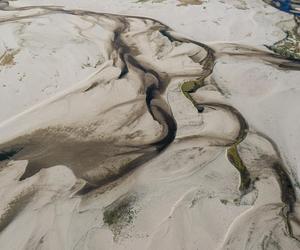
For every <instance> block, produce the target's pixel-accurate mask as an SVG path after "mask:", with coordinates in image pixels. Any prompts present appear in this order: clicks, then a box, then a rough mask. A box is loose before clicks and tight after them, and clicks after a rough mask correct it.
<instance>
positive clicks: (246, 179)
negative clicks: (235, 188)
mask: <svg viewBox="0 0 300 250" xmlns="http://www.w3.org/2000/svg"><path fill="white" fill-rule="evenodd" d="M227 157H228V159H229V161H230V162H231V163H232V165H233V166H234V167H235V168H236V169H237V170H238V171H239V173H240V176H241V184H240V191H241V192H243V193H245V192H246V191H247V190H248V189H249V187H250V184H251V178H250V173H249V171H248V169H247V168H246V166H245V165H244V163H243V161H242V159H241V157H240V155H239V153H238V149H237V145H236V144H234V145H233V146H231V147H230V148H229V149H228V150H227Z"/></svg>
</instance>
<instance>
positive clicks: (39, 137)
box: [0, 4, 300, 237]
mask: <svg viewBox="0 0 300 250" xmlns="http://www.w3.org/2000/svg"><path fill="white" fill-rule="evenodd" d="M2 5H3V4H2ZM5 8H7V9H6V10H7V11H10V10H11V11H24V10H31V9H41V10H43V11H45V12H44V13H38V14H33V15H29V16H21V17H13V18H9V19H1V20H0V23H5V22H11V21H17V20H21V19H25V18H29V17H30V18H33V17H38V16H43V15H48V14H53V13H63V14H68V15H78V16H84V15H91V16H105V17H109V18H112V19H114V20H115V21H116V22H117V23H118V27H117V28H116V29H115V31H114V39H113V48H114V50H115V51H117V52H118V53H119V55H120V59H121V63H122V71H121V74H120V75H119V79H122V78H125V77H126V76H127V74H128V72H129V68H131V69H132V68H134V69H135V70H137V71H138V72H140V73H139V74H140V75H141V76H142V78H143V79H145V80H144V82H143V85H144V89H143V92H144V94H145V100H144V101H145V103H146V107H147V110H148V112H149V113H150V114H151V116H152V118H153V120H155V121H157V122H158V123H159V124H160V125H161V127H162V132H161V135H160V137H159V139H158V140H155V141H153V142H150V143H148V144H140V145H135V146H128V145H125V146H119V145H117V144H114V143H115V142H113V143H111V142H103V141H97V140H95V141H92V142H86V141H84V142H83V141H73V140H71V139H69V138H64V137H63V136H64V135H63V134H60V133H58V134H55V133H52V132H51V131H50V132H49V131H37V132H34V133H33V134H30V135H26V136H23V137H21V138H16V139H14V140H12V141H9V142H6V143H4V144H3V145H1V147H0V162H1V161H2V162H4V161H7V160H11V159H12V160H20V159H28V160H29V163H28V166H27V168H26V172H25V173H24V175H23V176H22V177H21V179H20V180H24V179H26V178H28V177H30V176H33V175H34V174H35V173H37V172H38V171H39V170H40V169H41V168H47V167H51V166H53V165H57V164H64V165H66V166H70V165H72V164H74V162H76V161H79V158H81V157H90V158H91V159H92V161H93V162H98V161H101V160H103V158H105V157H107V155H108V154H110V155H109V157H112V158H113V157H114V156H119V155H124V154H129V155H130V154H134V155H135V154H137V155H135V156H134V157H133V158H132V159H130V161H129V162H127V163H126V164H124V165H123V166H122V167H120V169H118V171H116V172H112V173H110V174H108V175H106V176H104V177H102V178H99V179H96V180H94V179H88V178H86V177H85V176H84V174H82V171H83V170H82V169H83V168H84V166H82V163H80V164H79V165H80V166H78V167H77V168H75V169H72V170H73V171H74V173H75V175H76V176H77V177H79V178H83V179H85V181H86V185H85V186H84V187H83V188H82V190H81V191H80V194H85V193H88V192H89V191H92V190H94V189H96V188H99V187H103V186H105V185H108V184H111V183H113V182H115V181H116V180H118V179H119V178H121V177H123V176H125V175H127V174H129V173H130V172H132V171H133V170H134V169H135V168H137V167H139V166H141V165H142V164H144V163H145V162H147V161H149V160H151V159H153V158H155V157H156V156H157V155H158V154H159V153H161V152H162V151H163V150H165V149H166V148H167V147H168V146H169V145H170V144H171V143H172V142H173V141H174V139H175V137H176V132H177V124H176V120H175V118H174V116H173V114H172V111H171V108H172V107H170V105H169V104H168V102H167V101H166V100H165V99H164V98H163V94H164V93H165V91H166V89H167V86H168V85H169V83H170V77H169V76H168V75H166V74H164V73H163V72H160V71H157V70H154V69H153V68H151V67H147V65H145V64H143V63H141V62H140V61H138V60H137V59H136V58H135V56H134V48H132V47H130V46H128V45H127V44H126V42H125V41H123V40H122V33H123V32H124V31H125V30H127V29H129V27H130V24H129V23H128V21H127V18H133V19H140V20H150V21H152V22H155V23H156V24H159V26H160V28H159V31H160V33H161V34H162V35H163V36H165V37H166V38H167V39H169V40H170V41H171V42H174V41H176V42H180V43H192V44H195V45H197V46H199V47H201V48H203V49H204V50H206V53H207V55H206V57H205V58H204V59H201V60H198V61H197V59H194V61H196V62H197V63H199V64H200V65H201V66H202V69H203V70H202V73H201V75H198V76H197V77H195V78H194V79H193V80H189V81H186V82H183V83H182V84H181V91H182V94H183V95H184V96H185V97H186V98H187V99H189V100H190V102H191V103H192V104H193V105H194V108H195V109H197V111H198V112H199V113H202V112H203V111H204V110H205V109H206V108H209V107H210V108H215V109H217V110H225V111H226V112H228V113H230V114H232V115H233V116H234V117H236V118H237V120H238V122H239V125H240V130H239V133H238V136H237V137H236V138H235V140H234V142H233V143H232V144H230V145H219V146H222V147H224V149H226V150H227V156H228V159H229V161H230V162H231V163H232V165H233V166H234V167H235V168H236V169H237V170H238V171H239V173H240V177H241V181H240V191H241V195H244V194H246V193H248V192H250V191H251V187H252V186H253V184H254V182H255V180H253V179H252V178H251V174H250V173H249V171H248V169H247V166H246V165H245V164H244V163H243V159H242V158H241V157H240V155H239V150H238V148H239V146H240V144H241V143H242V142H243V141H244V139H245V138H246V137H247V136H248V134H249V125H248V123H247V121H246V120H245V118H244V117H243V115H242V114H241V113H240V112H239V111H238V110H237V109H235V108H234V107H232V106H230V105H228V104H223V103H217V102H203V103H198V102H197V101H196V100H195V99H194V98H193V96H192V94H193V93H196V92H197V91H198V90H200V89H201V88H202V87H203V86H205V85H206V83H205V81H206V80H207V79H208V78H209V76H210V75H211V73H212V72H213V69H214V64H215V62H216V60H217V59H218V57H219V56H221V55H223V54H227V55H231V56H243V57H247V56H249V57H251V56H259V57H260V58H261V59H262V60H265V61H268V62H270V63H272V64H273V65H275V66H277V67H280V68H289V69H291V70H300V64H299V62H298V61H289V60H287V59H283V58H281V57H280V56H278V55H275V54H273V53H271V52H270V53H268V52H265V51H259V50H256V49H253V48H250V47H242V46H239V45H235V44H231V45H226V46H227V48H230V49H229V51H225V52H224V50H222V49H224V48H226V46H223V48H222V46H221V47H220V48H221V49H219V50H218V51H215V50H213V49H212V48H210V47H209V46H207V45H205V44H202V43H199V42H196V41H192V40H190V39H187V38H182V37H179V36H177V35H176V34H175V33H174V32H173V30H172V29H171V28H170V27H168V26H166V25H165V24H163V23H161V22H159V21H156V20H154V19H150V18H144V17H134V16H126V15H124V16H120V15H114V14H109V13H97V12H92V11H83V10H65V9H60V8H57V7H38V6H36V7H23V8H9V7H7V6H6V7H5ZM236 47H238V48H239V49H240V51H239V52H236V51H235V50H234V48H236ZM192 77H194V76H192ZM92 88H93V86H91V87H90V88H88V89H86V91H90V90H91V89H92ZM136 119H137V118H136ZM254 132H255V131H254ZM252 133H253V131H252ZM255 133H258V132H255ZM258 134H259V133H258ZM259 135H260V136H261V137H264V138H265V139H266V140H268V141H269V142H270V143H271V144H272V145H273V146H274V148H276V145H275V143H274V142H273V141H272V140H271V139H270V138H268V137H266V136H265V135H263V134H259ZM53 137H55V138H56V140H55V139H53ZM57 138H62V140H60V139H57ZM46 144H48V145H50V146H47V145H46ZM71 145H72V147H71ZM108 145H112V146H109V147H110V148H109V150H108V151H107V152H106V153H107V154H104V155H101V154H100V155H99V154H98V153H97V152H98V151H103V148H104V147H107V146H108ZM70 148H72V150H73V151H72V152H71V153H70V154H68V155H67V156H66V155H65V154H62V153H61V152H63V151H64V150H68V149H70ZM82 148H85V149H89V148H93V150H92V151H90V152H89V153H87V155H82V154H81V153H82V151H81V149H82ZM45 152H46V153H45ZM277 153H278V158H279V159H281V157H280V153H279V152H277ZM80 162H81V161H80ZM273 169H274V171H275V173H276V175H277V178H278V180H279V181H278V182H279V185H280V187H281V197H282V202H283V203H284V204H285V206H286V207H285V208H286V212H285V213H284V214H283V216H284V217H285V219H286V223H287V226H288V227H289V228H290V226H289V217H290V216H291V215H292V214H293V212H294V204H295V202H296V195H295V190H294V188H293V184H292V181H291V179H290V177H289V175H288V173H287V170H286V167H285V166H284V164H283V161H282V160H279V161H278V162H277V163H276V164H274V165H273ZM289 233H290V236H291V237H293V232H292V230H291V229H290V230H289Z"/></svg>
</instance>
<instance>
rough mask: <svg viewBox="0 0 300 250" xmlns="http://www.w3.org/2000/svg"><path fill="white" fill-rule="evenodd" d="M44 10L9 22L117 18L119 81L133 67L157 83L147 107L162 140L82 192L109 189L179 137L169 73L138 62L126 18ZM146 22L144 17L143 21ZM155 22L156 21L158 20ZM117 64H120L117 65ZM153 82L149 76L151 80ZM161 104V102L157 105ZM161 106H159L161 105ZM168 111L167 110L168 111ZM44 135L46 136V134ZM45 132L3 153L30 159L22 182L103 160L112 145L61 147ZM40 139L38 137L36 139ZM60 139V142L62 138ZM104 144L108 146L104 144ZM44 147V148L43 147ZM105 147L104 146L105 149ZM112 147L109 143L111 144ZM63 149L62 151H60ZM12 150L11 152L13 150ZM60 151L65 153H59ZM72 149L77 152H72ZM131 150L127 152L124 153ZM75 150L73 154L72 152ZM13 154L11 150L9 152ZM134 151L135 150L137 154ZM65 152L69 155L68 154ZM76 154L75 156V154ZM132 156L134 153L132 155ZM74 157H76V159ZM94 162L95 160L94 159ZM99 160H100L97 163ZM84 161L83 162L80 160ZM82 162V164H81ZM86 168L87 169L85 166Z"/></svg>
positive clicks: (152, 86) (115, 41)
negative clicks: (168, 96) (166, 95)
mask: <svg viewBox="0 0 300 250" xmlns="http://www.w3.org/2000/svg"><path fill="white" fill-rule="evenodd" d="M21 9H22V10H27V9H31V8H17V9H15V10H21ZM41 9H45V10H47V11H48V12H47V13H39V14H36V15H30V16H25V17H16V18H12V19H8V20H6V21H14V20H20V19H25V18H29V17H30V18H31V17H37V16H42V15H47V14H54V13H65V14H71V15H97V16H99V15H102V16H103V15H104V16H108V17H110V18H111V17H113V18H114V19H115V20H116V21H117V23H118V24H119V25H118V27H117V29H116V30H115V31H114V39H113V47H114V49H115V50H116V51H117V52H118V54H119V57H120V59H121V61H122V63H123V67H122V72H121V74H120V76H119V79H121V78H123V77H125V76H126V74H127V73H128V72H129V70H128V65H129V64H130V65H131V67H134V68H137V69H139V70H141V71H142V72H143V73H144V75H146V74H147V75H152V76H153V79H154V81H153V83H149V82H145V86H144V87H145V90H144V91H145V94H146V98H145V102H146V104H147V108H148V111H149V112H150V114H151V115H152V117H153V119H154V120H156V121H158V122H159V123H160V124H161V125H162V126H163V132H164V133H163V134H162V138H161V139H160V140H158V141H156V142H153V143H151V144H149V145H141V147H139V146H135V148H137V149H136V150H135V152H136V153H139V154H141V156H138V157H137V158H136V159H134V160H131V161H130V162H129V163H127V164H126V165H124V166H121V168H120V169H119V170H118V171H115V172H112V173H110V174H109V175H106V176H105V177H104V178H101V179H100V180H99V181H97V182H96V183H95V182H93V183H90V182H89V181H88V180H86V181H87V184H86V185H85V187H84V188H83V189H82V190H81V191H80V192H79V193H80V194H85V193H87V192H89V191H91V190H93V189H95V188H98V187H101V186H105V185H107V184H109V183H111V182H113V181H115V180H117V179H119V178H120V177H122V176H124V175H126V174H128V173H130V172H131V171H132V170H133V169H135V168H136V167H138V166H140V165H142V164H143V163H145V162H147V161H149V160H151V159H152V158H154V157H155V156H157V155H158V154H159V153H160V152H162V151H163V150H164V149H165V148H166V147H167V146H168V145H169V144H170V143H171V142H172V141H173V140H174V139H175V136H176V131H177V125H176V121H175V119H174V118H173V115H172V113H171V111H170V107H169V105H168V104H167V103H166V102H165V101H164V99H163V98H162V97H161V94H162V93H163V92H164V91H165V89H166V87H167V85H168V84H169V77H168V76H167V75H166V74H165V75H164V74H162V73H159V72H156V71H154V70H153V69H150V68H145V67H144V66H142V65H141V64H140V62H138V61H137V60H135V58H134V56H132V55H131V54H132V53H133V52H132V50H131V48H130V47H129V46H127V45H126V43H125V42H123V41H122V33H123V32H124V31H125V30H126V29H128V28H129V24H128V22H127V20H126V19H125V16H118V15H110V14H101V13H96V12H90V11H77V10H76V11H69V10H62V9H57V8H53V7H51V8H48V7H43V8H41ZM141 19H143V18H141ZM0 22H2V23H3V22H5V21H4V20H1V21H0ZM154 22H155V21H154ZM115 63H116V62H115ZM148 79H149V77H148ZM96 86H97V83H94V84H92V85H91V86H90V87H89V88H87V89H86V90H85V92H87V91H90V90H91V89H93V88H95V87H96ZM154 100H155V101H156V102H155V104H153V101H154ZM157 101H158V102H157ZM158 103H159V104H158ZM166 108H167V110H165V109H166ZM43 133H44V134H43ZM43 133H42V136H41V139H40V141H39V139H35V140H32V139H31V135H28V136H27V137H25V138H23V139H22V138H17V139H16V140H14V141H20V140H21V141H22V144H23V145H22V147H23V148H24V150H23V151H21V152H16V153H14V154H11V155H7V154H6V155H5V157H4V154H3V160H6V159H7V158H8V157H9V158H11V159H29V163H28V166H27V168H26V171H25V173H24V174H23V176H22V177H21V178H20V180H24V179H26V178H28V177H30V176H32V175H34V174H35V173H37V172H38V171H39V170H40V169H41V168H46V167H50V166H51V165H56V164H64V165H67V166H69V165H71V166H72V162H73V164H74V161H75V160H76V159H78V157H79V158H80V155H81V157H83V158H87V157H89V156H90V158H89V161H90V159H92V161H94V162H95V163H96V162H97V161H99V160H100V159H101V156H98V157H95V158H93V156H92V155H91V154H96V155H97V153H96V152H97V150H100V151H101V150H102V151H103V147H105V145H106V144H107V143H109V144H111V143H110V142H101V141H99V142H97V141H94V142H80V141H73V142H68V141H65V139H64V141H63V144H62V145H59V144H57V143H59V142H58V141H56V140H55V139H54V141H52V142H51V139H50V138H51V137H52V136H53V137H54V138H55V137H59V135H57V134H53V135H51V132H50V133H48V132H47V131H44V132H43ZM36 138H38V137H37V136H36ZM58 140H60V139H58ZM14 141H12V142H8V144H9V145H11V144H12V145H11V146H10V147H14V146H13V144H14ZM47 141H48V143H53V144H54V145H55V144H57V146H58V147H55V146H54V147H55V148H53V146H50V147H49V146H46V147H45V143H47ZM103 143H104V144H103ZM43 144H44V145H43ZM72 145H76V148H72ZM101 145H102V146H101ZM107 145H108V144H107ZM2 147H5V148H6V145H2ZM59 148H60V149H59ZM84 148H86V149H87V148H94V149H95V150H92V152H89V153H85V152H84V151H85V150H84ZM111 148H112V149H111V150H112V151H114V154H113V155H110V157H114V155H115V156H117V155H119V156H120V155H125V154H126V153H127V154H128V153H129V152H128V150H126V148H127V147H126V146H125V149H124V148H121V149H119V150H121V151H120V152H118V150H116V149H115V148H114V147H111ZM9 150H11V149H9ZM57 150H59V151H61V152H57ZM72 150H74V151H73V153H72ZM124 150H125V151H127V152H124ZM70 151H71V153H70ZM9 152H10V151H9ZM133 152H134V151H133ZM64 153H65V154H64ZM73 154H74V155H73ZM102 154H104V155H103V156H102V157H105V155H107V154H109V152H106V153H105V152H102ZM129 154H130V153H129ZM72 155H73V156H72ZM93 159H94V160H93ZM97 159H98V160H97ZM80 162H81V160H80ZM80 162H79V165H80ZM82 167H83V166H82ZM76 168H77V169H78V166H77V167H76V166H75V169H76ZM72 169H73V171H75V172H74V173H75V175H77V177H82V176H81V174H80V173H78V170H75V169H74V166H73V167H72Z"/></svg>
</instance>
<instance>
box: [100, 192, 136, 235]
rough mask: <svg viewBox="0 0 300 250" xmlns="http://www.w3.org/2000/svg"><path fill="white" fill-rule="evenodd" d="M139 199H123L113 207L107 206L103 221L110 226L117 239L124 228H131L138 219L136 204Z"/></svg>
mask: <svg viewBox="0 0 300 250" xmlns="http://www.w3.org/2000/svg"><path fill="white" fill-rule="evenodd" d="M136 199H137V197H136V196H134V195H131V196H125V197H121V198H120V199H118V200H117V201H115V202H113V203H112V204H111V205H109V206H107V207H106V208H105V210H104V212H103V221H104V223H105V224H106V225H108V226H109V228H110V229H111V231H112V232H113V233H114V239H116V238H117V237H118V236H119V235H120V233H121V232H122V230H123V228H124V227H127V226H129V225H130V224H131V223H132V222H133V220H134V218H135V217H136V213H137V211H136V209H135V208H134V203H135V202H136Z"/></svg>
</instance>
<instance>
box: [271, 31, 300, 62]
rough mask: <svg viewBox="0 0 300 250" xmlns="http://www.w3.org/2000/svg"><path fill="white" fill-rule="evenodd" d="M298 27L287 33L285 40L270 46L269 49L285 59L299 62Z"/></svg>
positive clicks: (299, 41) (299, 35) (299, 39)
mask: <svg viewBox="0 0 300 250" xmlns="http://www.w3.org/2000/svg"><path fill="white" fill-rule="evenodd" d="M297 30H298V27H295V28H294V29H293V30H292V31H288V32H287V36H286V38H285V39H283V40H281V41H279V42H277V43H275V44H274V45H272V46H270V47H269V49H271V50H272V51H274V52H275V53H276V54H278V55H280V56H282V57H285V58H287V59H293V60H300V34H298V31H297Z"/></svg>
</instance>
